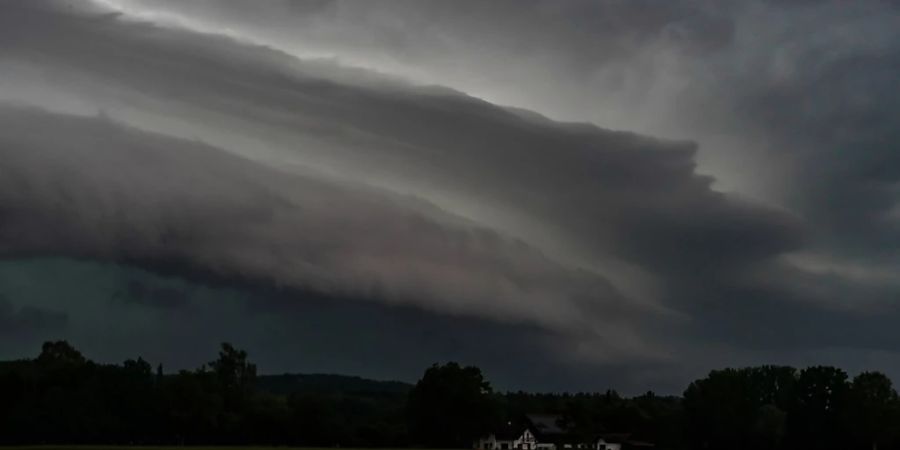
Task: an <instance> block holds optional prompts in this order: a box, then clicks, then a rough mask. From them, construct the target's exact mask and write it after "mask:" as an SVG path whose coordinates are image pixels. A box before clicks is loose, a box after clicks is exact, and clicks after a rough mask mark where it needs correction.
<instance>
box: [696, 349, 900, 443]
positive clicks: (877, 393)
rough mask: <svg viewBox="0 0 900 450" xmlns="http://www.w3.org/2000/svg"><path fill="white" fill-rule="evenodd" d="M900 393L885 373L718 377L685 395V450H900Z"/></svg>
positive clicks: (768, 369)
mask: <svg viewBox="0 0 900 450" xmlns="http://www.w3.org/2000/svg"><path fill="white" fill-rule="evenodd" d="M898 406H900V404H898V398H897V393H896V392H895V391H894V389H893V388H892V386H891V381H890V379H888V378H887V377H886V376H884V375H883V374H880V373H877V372H865V373H862V374H860V375H858V376H857V377H856V378H855V379H854V380H853V382H852V383H851V382H850V381H848V377H847V373H846V372H844V371H843V370H841V369H838V368H835V367H825V366H816V367H809V368H806V369H803V370H800V371H797V370H795V369H793V368H790V367H774V366H763V367H753V368H746V369H739V370H735V369H726V370H718V371H713V372H711V373H710V374H709V376H708V377H706V378H704V379H702V380H697V381H695V382H693V383H691V385H690V386H689V387H688V389H687V390H686V391H685V393H684V410H685V417H686V420H687V427H686V434H685V437H686V442H685V448H704V449H744V448H747V449H750V448H753V449H780V448H783V449H838V448H840V449H870V448H876V447H877V448H900V441H898V437H900V436H898V431H900V415H898Z"/></svg>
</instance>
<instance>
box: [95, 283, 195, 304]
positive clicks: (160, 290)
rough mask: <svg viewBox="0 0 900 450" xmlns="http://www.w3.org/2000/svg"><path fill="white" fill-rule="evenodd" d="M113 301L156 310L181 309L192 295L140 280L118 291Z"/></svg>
mask: <svg viewBox="0 0 900 450" xmlns="http://www.w3.org/2000/svg"><path fill="white" fill-rule="evenodd" d="M113 299H114V300H118V301H123V302H126V303H131V304H136V305H142V306H150V307H155V308H166V309H171V308H180V307H183V306H185V305H187V304H188V302H190V293H188V292H186V291H184V290H181V289H177V288H173V287H166V286H163V287H159V286H153V285H149V286H148V285H147V284H146V283H143V282H141V281H139V280H130V281H129V282H128V283H127V285H126V287H125V289H122V290H119V291H116V292H115V293H114V294H113Z"/></svg>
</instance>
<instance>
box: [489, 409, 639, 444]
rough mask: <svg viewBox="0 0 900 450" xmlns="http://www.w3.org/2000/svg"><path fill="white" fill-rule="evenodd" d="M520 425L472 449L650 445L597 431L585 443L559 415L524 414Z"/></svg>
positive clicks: (507, 429) (513, 426)
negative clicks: (592, 437) (593, 437)
mask: <svg viewBox="0 0 900 450" xmlns="http://www.w3.org/2000/svg"><path fill="white" fill-rule="evenodd" d="M525 419H526V420H525V421H523V422H522V425H513V423H512V422H508V423H507V424H506V425H505V426H503V427H502V428H501V429H499V430H496V431H495V432H494V433H491V434H489V435H487V436H485V437H483V438H481V439H479V440H478V441H476V442H475V443H474V445H473V447H474V448H475V450H622V449H623V447H627V448H652V447H653V444H649V443H645V442H638V441H632V440H630V435H629V434H627V433H604V434H597V435H595V436H597V437H596V438H595V439H593V440H589V441H587V442H585V441H583V440H581V439H583V438H578V437H575V436H574V435H573V434H572V433H571V432H570V430H569V429H568V427H566V426H565V423H564V422H563V420H562V418H561V417H560V416H556V415H549V414H529V415H526V417H525Z"/></svg>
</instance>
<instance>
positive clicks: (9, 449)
mask: <svg viewBox="0 0 900 450" xmlns="http://www.w3.org/2000/svg"><path fill="white" fill-rule="evenodd" d="M338 448H340V450H376V449H372V448H352V447H338ZM0 449H2V450H173V449H186V450H274V449H278V450H292V449H296V450H335V449H336V447H320V448H317V447H259V446H196V447H194V446H174V445H173V446H137V445H15V446H0ZM377 450H410V449H409V448H402V449H401V448H396V449H391V448H379V449H377ZM417 450H429V449H417ZM444 450H446V449H444Z"/></svg>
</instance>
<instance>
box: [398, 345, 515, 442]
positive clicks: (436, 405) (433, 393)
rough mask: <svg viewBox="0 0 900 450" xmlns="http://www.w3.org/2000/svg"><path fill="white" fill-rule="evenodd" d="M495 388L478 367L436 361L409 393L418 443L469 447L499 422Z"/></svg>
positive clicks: (412, 420) (412, 424) (412, 422)
mask: <svg viewBox="0 0 900 450" xmlns="http://www.w3.org/2000/svg"><path fill="white" fill-rule="evenodd" d="M492 394H493V390H492V389H491V384H490V383H488V382H487V381H486V380H485V379H484V376H483V375H482V373H481V369H479V368H477V367H471V366H469V367H462V366H460V365H459V364H457V363H454V362H451V363H448V364H445V365H442V366H441V365H437V364H435V365H433V366H431V367H430V368H428V370H426V371H425V375H424V376H423V377H422V379H421V380H419V382H418V383H417V384H416V386H415V388H413V390H412V392H410V395H409V405H408V408H409V417H410V424H411V426H412V432H413V436H414V437H415V439H416V442H417V443H420V444H425V445H427V446H429V447H446V448H465V447H469V446H470V445H471V444H472V442H473V441H474V440H475V439H477V438H478V437H479V436H481V435H484V434H485V433H487V432H489V431H490V429H491V428H492V426H494V425H495V424H496V423H498V422H497V420H496V418H497V410H496V407H495V404H494V402H493V399H492Z"/></svg>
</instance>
